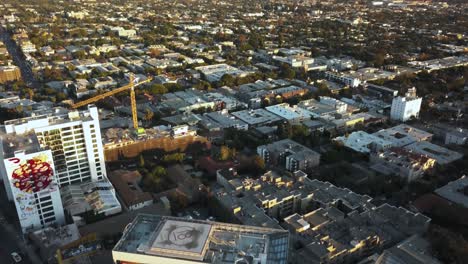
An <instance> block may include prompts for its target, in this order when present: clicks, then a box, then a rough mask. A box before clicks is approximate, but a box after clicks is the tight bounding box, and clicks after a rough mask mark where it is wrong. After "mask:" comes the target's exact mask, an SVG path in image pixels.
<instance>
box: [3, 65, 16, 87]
mask: <svg viewBox="0 0 468 264" xmlns="http://www.w3.org/2000/svg"><path fill="white" fill-rule="evenodd" d="M20 79H21V72H20V69H19V68H18V67H17V66H14V65H11V66H0V83H6V82H11V81H17V80H20Z"/></svg>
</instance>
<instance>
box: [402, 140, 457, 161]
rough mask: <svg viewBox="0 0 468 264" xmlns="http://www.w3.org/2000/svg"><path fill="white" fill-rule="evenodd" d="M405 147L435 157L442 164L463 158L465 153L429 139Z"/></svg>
mask: <svg viewBox="0 0 468 264" xmlns="http://www.w3.org/2000/svg"><path fill="white" fill-rule="evenodd" d="M405 148H406V149H409V150H412V151H414V152H416V153H421V154H423V155H426V156H428V157H430V158H432V159H434V160H435V161H436V162H437V163H438V164H440V165H445V164H449V163H452V162H454V161H457V160H459V159H461V158H463V154H461V153H458V152H456V151H453V150H450V149H447V148H444V147H441V146H439V145H435V144H432V143H430V142H427V141H420V142H415V143H413V144H410V145H408V146H406V147H405Z"/></svg>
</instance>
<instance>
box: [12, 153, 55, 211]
mask: <svg viewBox="0 0 468 264" xmlns="http://www.w3.org/2000/svg"><path fill="white" fill-rule="evenodd" d="M5 165H6V169H7V173H8V177H9V179H10V184H11V186H12V192H13V197H14V201H15V204H16V209H17V211H18V216H19V218H20V220H25V219H28V218H30V217H32V216H34V215H37V209H36V204H35V198H34V193H37V192H40V191H43V190H46V189H47V190H52V188H55V187H54V184H53V177H54V165H53V159H52V154H51V152H50V151H43V152H38V153H32V154H19V155H16V156H15V157H14V158H10V159H8V160H6V161H5Z"/></svg>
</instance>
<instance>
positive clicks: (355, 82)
mask: <svg viewBox="0 0 468 264" xmlns="http://www.w3.org/2000/svg"><path fill="white" fill-rule="evenodd" d="M325 78H326V79H327V80H332V81H336V82H339V83H342V84H345V85H347V86H349V87H352V88H355V87H358V86H359V85H360V84H361V80H359V78H356V77H351V76H346V75H343V74H338V73H333V72H329V71H327V72H325Z"/></svg>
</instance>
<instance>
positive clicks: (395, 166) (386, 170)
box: [370, 148, 435, 182]
mask: <svg viewBox="0 0 468 264" xmlns="http://www.w3.org/2000/svg"><path fill="white" fill-rule="evenodd" d="M370 161H371V162H372V163H374V164H373V165H372V167H371V168H372V169H374V170H375V171H378V172H380V173H383V174H386V175H392V174H393V175H397V176H400V177H401V178H402V179H404V180H406V181H407V182H411V181H414V180H417V179H419V178H421V177H422V176H423V175H424V173H425V172H427V171H428V170H430V169H432V168H433V167H434V166H435V160H434V159H432V158H429V157H428V156H426V155H422V154H419V153H414V152H413V151H410V150H407V149H404V148H390V149H388V150H386V151H383V152H377V153H372V154H371V155H370Z"/></svg>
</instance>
